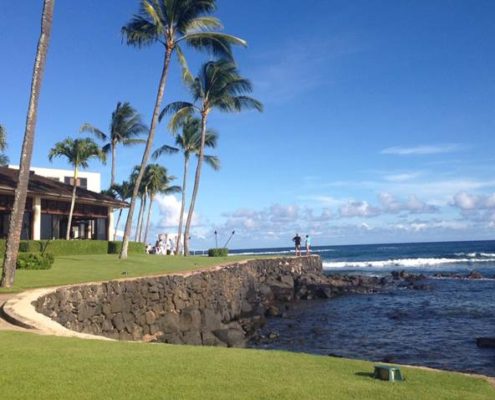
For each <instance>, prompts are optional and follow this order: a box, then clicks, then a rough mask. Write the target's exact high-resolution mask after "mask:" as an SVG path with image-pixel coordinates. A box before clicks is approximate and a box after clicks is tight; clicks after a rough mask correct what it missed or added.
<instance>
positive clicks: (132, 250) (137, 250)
mask: <svg viewBox="0 0 495 400" xmlns="http://www.w3.org/2000/svg"><path fill="white" fill-rule="evenodd" d="M120 249H122V242H108V254H119V253H120ZM127 252H128V253H129V254H144V253H145V245H144V243H139V242H129V247H128V248H127Z"/></svg>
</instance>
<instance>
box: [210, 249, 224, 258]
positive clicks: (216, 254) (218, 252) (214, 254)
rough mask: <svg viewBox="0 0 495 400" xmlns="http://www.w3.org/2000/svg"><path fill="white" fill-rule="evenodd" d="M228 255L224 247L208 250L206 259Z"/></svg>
mask: <svg viewBox="0 0 495 400" xmlns="http://www.w3.org/2000/svg"><path fill="white" fill-rule="evenodd" d="M228 255H229V249H227V248H226V247H220V248H215V249H208V257H227V256H228Z"/></svg>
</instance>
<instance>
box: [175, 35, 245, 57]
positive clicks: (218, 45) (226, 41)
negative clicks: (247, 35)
mask: <svg viewBox="0 0 495 400" xmlns="http://www.w3.org/2000/svg"><path fill="white" fill-rule="evenodd" d="M182 40H185V41H186V43H187V44H188V45H189V46H191V47H193V48H194V49H196V50H207V51H209V52H210V53H212V54H213V55H215V56H218V57H222V58H225V59H228V60H232V59H233V55H232V46H233V45H235V46H243V47H247V42H246V41H245V40H243V39H241V38H238V37H236V36H233V35H228V34H226V33H221V32H195V33H187V34H186V35H185V36H183V37H182V38H180V39H178V40H177V41H178V42H180V41H182Z"/></svg>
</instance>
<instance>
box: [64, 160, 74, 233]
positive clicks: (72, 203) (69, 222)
mask: <svg viewBox="0 0 495 400" xmlns="http://www.w3.org/2000/svg"><path fill="white" fill-rule="evenodd" d="M76 189H77V166H76V167H75V168H74V185H73V186H72V199H71V201H70V210H69V220H68V221H67V233H66V234H65V240H70V230H71V226H72V214H73V213H74V206H75V204H76Z"/></svg>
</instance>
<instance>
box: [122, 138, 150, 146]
mask: <svg viewBox="0 0 495 400" xmlns="http://www.w3.org/2000/svg"><path fill="white" fill-rule="evenodd" d="M121 143H122V144H123V145H124V146H132V145H135V144H141V143H146V140H145V139H133V138H128V139H124V140H122V142H121Z"/></svg>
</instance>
